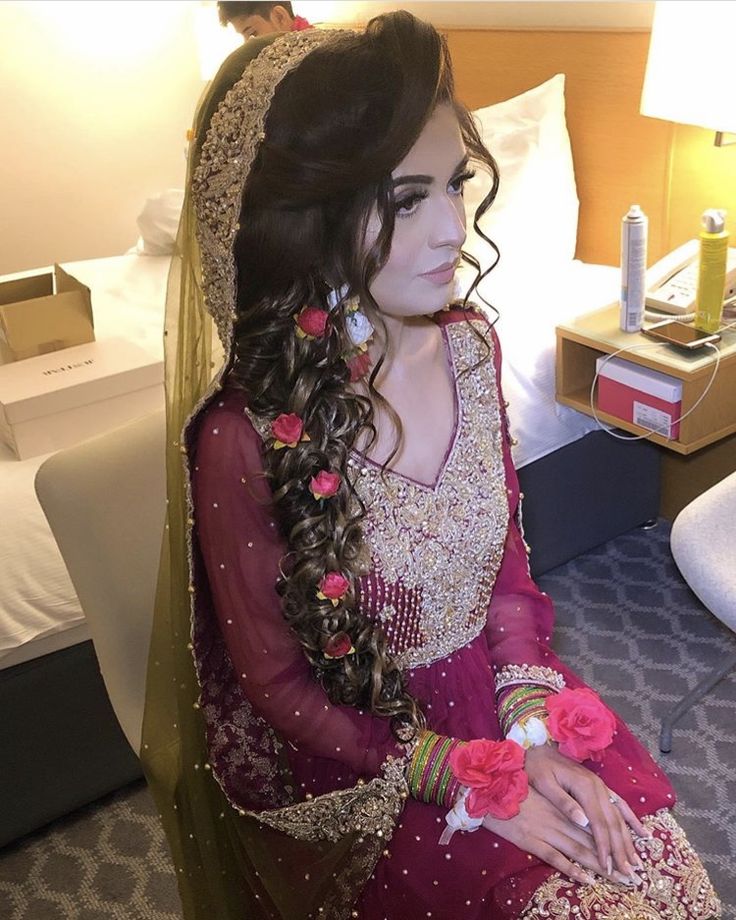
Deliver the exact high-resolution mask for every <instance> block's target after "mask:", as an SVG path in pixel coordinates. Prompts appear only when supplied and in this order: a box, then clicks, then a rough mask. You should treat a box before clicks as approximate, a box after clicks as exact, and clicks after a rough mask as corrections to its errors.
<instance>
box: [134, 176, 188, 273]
mask: <svg viewBox="0 0 736 920" xmlns="http://www.w3.org/2000/svg"><path fill="white" fill-rule="evenodd" d="M183 204H184V189H182V188H169V189H166V190H165V191H163V192H161V193H160V194H159V195H156V196H155V197H154V198H147V199H146V203H145V204H144V206H143V210H142V211H141V213H140V214H139V215H138V217H137V219H136V223H137V224H138V229H139V230H140V233H141V235H140V236H139V237H138V242H137V244H136V252H137V253H138V254H139V255H142V256H169V255H171V254H172V253H173V252H174V248H175V246H176V234H177V231H178V229H179V220H180V218H181V210H182V206H183Z"/></svg>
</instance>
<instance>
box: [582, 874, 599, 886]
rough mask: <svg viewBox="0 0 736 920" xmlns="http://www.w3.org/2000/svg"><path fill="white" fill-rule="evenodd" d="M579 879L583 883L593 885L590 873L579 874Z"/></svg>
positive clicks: (593, 881)
mask: <svg viewBox="0 0 736 920" xmlns="http://www.w3.org/2000/svg"><path fill="white" fill-rule="evenodd" d="M580 881H581V882H582V883H583V885H595V879H594V878H593V876H592V875H585V874H581V876H580Z"/></svg>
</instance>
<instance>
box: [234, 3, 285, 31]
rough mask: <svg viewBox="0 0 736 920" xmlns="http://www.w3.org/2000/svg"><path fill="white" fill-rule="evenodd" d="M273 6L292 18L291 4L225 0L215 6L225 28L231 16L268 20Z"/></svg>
mask: <svg viewBox="0 0 736 920" xmlns="http://www.w3.org/2000/svg"><path fill="white" fill-rule="evenodd" d="M275 6H283V8H284V9H285V10H286V12H287V13H288V14H289V16H291V17H292V18H293V16H294V10H293V9H292V8H291V3H229V2H226V0H222V2H220V3H218V4H217V15H218V16H219V17H220V22H221V23H222V24H223V25H224V26H226V25H227V24H228V23H229V22H230V20H231V19H232V18H233V16H263V18H264V19H268V17H269V16H270V15H271V10H272V9H273V8H274V7H275Z"/></svg>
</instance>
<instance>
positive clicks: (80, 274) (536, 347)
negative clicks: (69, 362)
mask: <svg viewBox="0 0 736 920" xmlns="http://www.w3.org/2000/svg"><path fill="white" fill-rule="evenodd" d="M168 266H169V259H168V257H153V256H141V255H133V254H130V255H125V256H118V257H114V258H109V259H95V260H91V261H88V262H77V263H69V264H67V265H65V266H64V267H65V268H66V269H67V270H68V271H70V272H71V273H72V274H73V275H74V276H75V277H77V278H79V280H80V281H83V282H84V283H85V284H88V285H89V287H90V289H91V291H92V305H93V310H94V314H95V331H96V335H97V337H98V338H106V337H109V336H112V335H120V334H123V335H127V336H130V337H131V338H132V339H133V340H134V341H136V342H138V343H139V344H141V345H142V346H143V347H144V348H147V349H149V350H150V351H151V353H152V354H156V355H160V354H161V351H162V323H163V308H164V299H165V290H166V278H167V272H168ZM499 268H500V266H499ZM544 275H545V277H544V278H542V277H535V276H534V272H533V271H528V272H526V273H522V272H516V271H506V273H505V274H504V273H503V272H500V271H499V272H498V273H496V272H494V273H493V274H492V275H491V276H489V278H488V279H487V281H486V282H485V286H484V288H483V292H484V295H485V296H486V297H487V298H488V299H489V300H491V301H492V302H493V303H494V304H495V305H496V306H497V307H498V309H499V311H500V313H501V320H500V321H499V324H498V331H499V335H500V337H501V342H502V347H503V355H504V368H503V388H504V394H505V397H506V399H507V400H509V402H510V410H509V411H510V419H511V426H512V430H513V433H514V435H515V437H516V438H517V439H518V441H519V443H518V445H517V446H516V448H515V449H514V452H515V460H516V464H517V466H523V465H525V464H526V463H530V462H532V461H534V460H537V459H539V458H540V457H543V456H544V455H545V454H547V453H550V452H551V451H553V450H556V449H557V448H558V447H561V446H563V445H564V444H569V443H570V442H572V441H574V440H576V439H577V438H580V437H582V436H583V435H584V434H586V433H587V432H588V431H590V430H591V429H592V428H593V427H595V426H594V423H592V420H591V419H589V418H588V417H587V416H584V415H581V414H580V413H577V412H574V411H572V410H569V409H566V408H563V407H559V406H557V405H556V403H555V402H554V352H555V335H554V328H555V325H556V324H557V323H559V322H560V321H562V320H564V319H567V318H569V317H571V316H574V315H576V314H579V313H583V312H587V311H588V310H592V309H595V308H596V307H599V306H603V305H604V304H606V303H609V302H611V301H612V300H613V299H614V298H615V297H616V289H617V285H618V278H619V273H618V270H616V269H613V268H608V267H603V266H592V265H584V264H582V263H580V262H573V263H570V264H569V265H564V266H561V267H560V268H559V269H556V270H555V271H554V273H551V272H550V271H549V270H546V271H545V273H544ZM494 276H495V277H494ZM43 460H44V457H33V458H30V459H28V460H23V461H18V460H15V459H14V458H13V456H12V454H11V453H10V451H9V450H7V449H6V448H2V447H0V508H2V520H3V525H4V526H3V527H2V531H1V536H0V668H2V667H4V666H7V665H9V664H16V663H18V662H19V661H22V660H28V659H30V658H32V657H34V647H35V648H38V649H39V652H38V653H39V654H40V653H45V652H46V651H48V650H49V648H50V646H49V641H50V639H51V637H54V641H53V646H54V647H58V648H61V647H63V637H62V636H61V635H60V634H61V633H62V632H63V631H67V630H68V631H69V633H68V635H69V637H70V641H69V644H73V643H74V642H78V641H80V637H81V638H84V637H85V634H84V632H83V624H84V617H83V615H82V612H81V609H80V607H79V602H78V601H77V598H76V595H75V593H74V589H73V588H72V585H71V582H70V581H69V577H68V575H67V573H66V569H65V567H64V564H63V562H62V559H61V556H60V555H59V552H58V550H57V548H56V544H55V542H54V539H53V537H52V535H51V531H50V530H49V528H48V525H47V524H46V519H45V517H44V515H43V512H42V511H41V508H40V506H39V504H38V501H37V499H36V496H35V492H34V488H33V480H34V477H35V474H36V470H37V469H38V467H39V466H40V464H41V463H42V462H43ZM39 640H41V641H40V642H39Z"/></svg>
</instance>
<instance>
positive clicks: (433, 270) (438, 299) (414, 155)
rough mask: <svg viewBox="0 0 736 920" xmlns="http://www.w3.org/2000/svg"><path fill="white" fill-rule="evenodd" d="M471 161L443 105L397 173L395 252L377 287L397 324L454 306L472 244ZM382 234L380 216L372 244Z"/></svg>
mask: <svg viewBox="0 0 736 920" xmlns="http://www.w3.org/2000/svg"><path fill="white" fill-rule="evenodd" d="M467 161H468V158H467V151H466V149H465V144H464V143H463V139H462V135H461V133H460V126H459V124H458V120H457V117H456V115H455V113H454V111H453V109H452V107H451V106H450V105H440V106H438V107H437V108H436V109H435V111H434V113H433V114H432V116H431V118H430V119H429V121H428V122H427V124H426V125H425V127H424V130H423V131H422V133H421V134H420V135H419V138H418V139H417V142H416V143H415V144H414V146H413V147H412V148H411V150H410V151H409V153H408V154H407V155H406V157H405V158H404V159H403V160H402V161H401V163H399V165H398V166H397V167H396V169H395V170H394V171H393V173H392V174H391V179H392V183H393V186H394V197H395V200H396V204H395V211H396V220H395V227H394V235H393V240H392V242H391V252H390V255H389V258H388V261H387V262H386V264H385V265H384V266H383V267H382V268H381V270H380V271H379V272H378V274H377V275H376V276H375V277H374V279H373V281H372V283H371V287H370V291H371V294H372V296H373V297H374V299H375V301H376V303H377V304H378V306H379V307H380V308H381V311H382V312H383V313H385V314H387V315H389V316H393V317H397V318H400V317H409V316H424V315H428V314H431V313H436V312H437V310H441V309H442V307H444V306H445V305H446V304H447V302H448V301H449V300H450V298H451V296H452V290H453V280H454V277H455V269H456V268H457V264H458V261H459V259H460V247H461V246H462V244H463V242H464V240H465V208H464V205H463V185H464V184H465V182H466V181H467V179H468V178H470V175H469V173H468V165H467ZM379 228H380V223H379V217H378V215H377V213H376V212H375V211H374V213H373V214H372V215H371V218H370V220H369V223H368V229H367V233H366V242H367V244H368V245H370V244H371V243H372V242H373V241H374V240H375V238H376V236H377V234H378V231H379Z"/></svg>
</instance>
